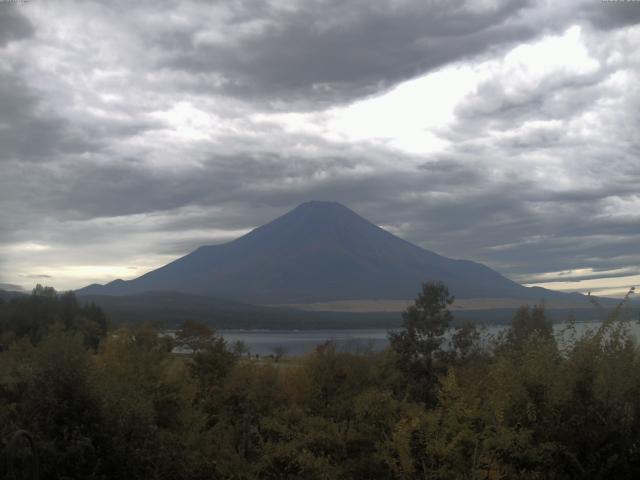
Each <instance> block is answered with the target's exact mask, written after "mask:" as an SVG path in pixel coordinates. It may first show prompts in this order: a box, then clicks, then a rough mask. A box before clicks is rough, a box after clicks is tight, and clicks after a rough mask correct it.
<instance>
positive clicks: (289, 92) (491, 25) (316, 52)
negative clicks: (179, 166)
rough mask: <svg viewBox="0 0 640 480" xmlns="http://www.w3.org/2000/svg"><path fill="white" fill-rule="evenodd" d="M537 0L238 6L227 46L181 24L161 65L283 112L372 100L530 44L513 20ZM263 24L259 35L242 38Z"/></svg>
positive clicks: (166, 43) (165, 40) (166, 42)
mask: <svg viewBox="0 0 640 480" xmlns="http://www.w3.org/2000/svg"><path fill="white" fill-rule="evenodd" d="M528 3H529V2H527V1H500V2H497V3H496V4H495V5H491V6H482V7H480V6H479V4H477V3H475V2H471V1H469V2H466V1H462V0H455V1H446V2H434V1H431V2H413V3H405V2H402V3H391V4H379V3H371V2H369V1H359V2H341V1H335V0H326V1H318V2H308V3H303V4H302V5H301V7H302V8H296V9H291V10H283V9H278V8H275V7H270V6H267V5H266V4H265V3H264V2H237V3H233V7H232V9H231V14H230V18H229V19H228V23H229V24H228V26H227V28H228V35H229V38H226V39H225V40H216V41H215V42H212V43H213V44H207V43H206V40H202V41H200V42H199V41H198V36H199V35H200V36H204V38H205V39H206V34H207V25H201V26H200V28H199V29H198V30H194V29H193V28H187V27H185V26H184V25H182V26H181V28H180V29H177V30H174V31H172V32H169V33H168V34H167V33H166V32H163V35H162V37H161V38H154V41H159V42H161V43H162V45H163V49H165V53H164V54H163V55H162V59H161V61H160V64H159V65H160V66H163V67H165V68H169V69H177V70H183V71H185V72H210V73H217V74H219V75H220V78H222V79H223V80H221V82H220V85H219V86H215V85H208V87H209V88H210V89H211V91H216V90H218V91H221V92H223V93H225V94H229V95H234V96H239V97H242V98H247V97H248V98H253V99H255V100H256V101H262V102H267V103H270V104H271V106H275V107H282V108H287V107H286V106H288V107H289V108H290V107H291V105H292V104H297V106H298V107H301V106H304V105H306V106H307V107H311V106H316V107H317V106H318V104H323V103H324V104H327V103H333V102H344V101H348V100H353V99H355V98H358V97H363V96H366V95H371V94H373V93H376V92H379V91H381V90H383V89H385V88H389V87H391V86H393V85H395V84H396V83H398V82H401V81H403V80H406V79H408V78H412V77H415V76H418V75H421V74H424V73H425V72H427V71H429V70H432V69H434V68H436V67H438V66H440V65H443V64H446V63H449V62H452V61H456V60H460V59H462V58H465V57H468V56H471V55H475V54H479V53H485V54H486V53H487V51H488V50H491V49H492V48H494V47H497V46H500V45H503V44H508V43H511V42H515V41H520V40H523V39H526V38H530V37H532V36H534V35H535V34H536V31H535V29H533V28H531V26H530V25H527V24H526V23H522V22H518V23H515V22H514V23H511V22H509V21H508V20H510V19H513V20H515V19H517V18H518V16H519V15H520V14H521V13H522V11H523V10H524V9H525V8H526V7H527V6H528ZM202 8H203V9H205V8H206V7H204V6H203V7H202ZM255 24H258V25H257V26H256V27H254V29H255V31H251V32H250V33H247V34H245V35H241V34H240V33H238V32H242V30H243V28H251V26H252V25H255ZM210 28H211V30H212V31H215V29H216V27H215V26H213V27H210ZM202 87H205V88H206V87H207V85H202Z"/></svg>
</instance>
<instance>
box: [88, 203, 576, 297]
mask: <svg viewBox="0 0 640 480" xmlns="http://www.w3.org/2000/svg"><path fill="white" fill-rule="evenodd" d="M426 280H442V281H443V282H445V283H446V284H447V285H448V286H449V288H450V290H451V291H452V293H453V294H454V295H456V296H457V297H459V298H474V297H475V298H477V297H484V298H487V297H492V298H518V299H532V300H539V299H540V298H543V297H545V298H556V297H558V296H561V297H566V296H567V294H561V293H557V292H551V291H549V290H543V289H531V288H526V287H523V286H521V285H519V284H517V283H515V282H513V281H511V280H509V279H507V278H506V277H504V276H502V275H500V274H499V273H497V272H495V271H493V270H491V269H490V268H488V267H486V266H484V265H481V264H479V263H475V262H471V261H468V260H453V259H449V258H446V257H442V256H440V255H438V254H436V253H433V252H430V251H428V250H425V249H423V248H420V247H418V246H416V245H413V244H411V243H409V242H406V241H405V240H402V239H400V238H398V237H396V236H394V235H392V234H391V233H389V232H387V231H386V230H383V229H381V228H379V227H378V226H376V225H374V224H372V223H370V222H369V221H367V220H365V219H364V218H362V217H360V216H359V215H357V214H356V213H354V212H353V211H351V210H349V209H348V208H346V207H344V206H343V205H340V204H338V203H333V202H308V203H304V204H302V205H300V206H298V207H296V208H295V209H293V210H292V211H290V212H289V213H287V214H285V215H283V216H281V217H279V218H277V219H275V220H273V221H272V222H270V223H267V224H266V225H263V226H261V227H259V228H256V229H255V230H253V231H251V232H249V233H248V234H246V235H244V236H243V237H240V238H238V239H236V240H234V241H231V242H229V243H225V244H222V245H215V246H205V247H201V248H198V249H197V250H195V251H194V252H192V253H190V254H188V255H186V256H184V257H182V258H179V259H177V260H175V261H174V262H171V263H169V264H167V265H165V266H164V267H161V268H158V269H157V270H153V271H151V272H149V273H147V274H145V275H143V276H141V277H139V278H136V279H134V280H130V281H123V280H116V281H114V282H111V283H109V284H107V285H104V286H100V285H91V286H89V287H85V288H84V289H81V290H80V291H78V293H80V294H101V295H130V294H135V293H142V292H146V291H154V290H165V291H168V290H170V291H176V292H184V293H190V294H196V295H211V296H216V297H218V298H227V299H232V300H237V301H243V302H250V303H305V302H323V301H333V300H347V299H375V298H377V299H406V298H413V297H415V294H416V293H417V291H418V290H419V288H420V284H421V282H424V281H426Z"/></svg>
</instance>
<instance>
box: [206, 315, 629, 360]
mask: <svg viewBox="0 0 640 480" xmlns="http://www.w3.org/2000/svg"><path fill="white" fill-rule="evenodd" d="M599 325H600V322H580V323H576V331H577V332H578V333H579V334H580V333H582V332H584V331H585V330H587V329H595V328H597V327H598V326H599ZM629 325H630V328H631V331H632V333H633V334H634V335H635V336H636V338H640V324H638V323H637V322H630V324H629ZM563 327H564V324H555V325H554V330H555V332H556V335H560V332H561V330H562V328H563ZM505 328H506V325H489V326H487V327H486V333H487V334H488V335H496V334H498V333H500V331H502V330H504V329H505ZM387 332H388V330H386V329H357V330H355V329H354V330H219V331H218V333H220V334H221V335H222V336H223V337H224V338H225V340H226V341H227V342H228V343H230V344H233V343H234V342H236V341H242V342H244V344H245V345H246V346H247V347H248V348H249V351H250V352H251V353H252V354H258V355H269V354H271V353H273V350H274V348H276V347H284V349H285V350H286V352H287V355H303V354H305V353H308V352H310V351H312V350H313V349H314V348H315V347H316V346H317V345H320V344H322V343H324V342H326V341H333V342H335V343H336V346H337V347H338V348H341V349H345V350H349V351H358V350H359V349H360V350H362V349H367V348H371V349H373V350H382V349H384V348H385V347H386V346H387V345H388V343H389V342H388V339H387Z"/></svg>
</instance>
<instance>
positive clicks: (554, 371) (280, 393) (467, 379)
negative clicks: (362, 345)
mask: <svg viewBox="0 0 640 480" xmlns="http://www.w3.org/2000/svg"><path fill="white" fill-rule="evenodd" d="M449 304H450V296H449V295H448V292H447V290H446V287H444V286H443V285H441V284H425V286H424V287H423V291H422V293H421V295H420V296H419V297H418V299H417V300H416V303H415V305H414V306H413V307H411V308H409V309H408V310H407V312H405V315H404V328H403V330H401V331H400V332H396V333H394V334H392V335H391V347H390V348H388V349H387V350H385V351H383V352H372V351H363V352H359V353H352V352H346V351H341V350H340V349H339V348H338V347H337V346H336V345H335V344H333V343H331V342H328V343H326V344H323V345H320V346H318V348H317V349H316V350H315V351H314V352H312V353H310V354H308V355H306V356H304V357H301V358H292V357H289V356H288V357H286V358H282V359H281V360H280V361H279V362H275V361H266V362H264V361H259V360H256V359H255V358H253V357H244V356H242V355H241V349H237V348H235V347H233V346H229V345H227V343H226V342H225V341H224V339H223V338H222V337H221V336H220V335H218V334H217V333H216V332H213V331H210V330H209V329H207V328H206V327H203V326H202V325H198V324H195V323H193V322H188V323H185V325H183V328H182V329H181V331H180V332H179V333H178V335H177V339H176V342H177V343H178V344H180V345H183V346H184V345H188V346H190V347H191V349H192V350H193V354H191V355H184V354H177V353H172V349H173V347H174V346H175V344H176V342H174V341H173V340H172V339H170V338H168V337H167V336H163V335H160V332H158V331H156V330H155V329H154V328H152V327H151V326H150V325H144V326H142V327H139V328H122V329H119V330H115V331H110V332H109V333H108V335H106V336H103V337H101V340H100V343H99V345H98V348H96V346H95V344H92V343H91V342H89V341H87V338H88V337H87V330H86V329H85V328H84V327H83V326H82V325H83V323H82V322H81V321H80V320H79V319H80V318H83V316H85V315H87V313H86V311H84V310H83V309H84V308H85V307H81V306H78V305H77V303H75V301H74V297H73V296H71V295H63V296H60V295H58V294H57V293H56V292H54V291H51V290H47V289H45V288H44V287H42V288H39V289H37V292H34V295H32V296H31V297H29V298H28V299H23V300H21V301H19V302H14V301H13V300H10V301H8V302H5V303H3V304H0V312H2V316H1V317H0V318H2V321H3V323H2V326H3V331H2V332H3V337H2V338H3V342H5V343H4V344H3V345H4V349H3V350H2V351H0V434H1V435H0V438H1V441H2V442H6V439H7V438H8V437H9V435H10V434H11V433H13V432H15V431H16V430H18V429H27V430H29V431H30V432H31V433H32V434H33V436H34V437H35V438H36V442H37V447H38V450H39V452H40V455H41V461H42V469H41V470H42V473H43V478H46V479H54V478H55V479H57V478H62V477H67V478H75V479H78V480H80V479H138V478H139V479H148V478H150V479H205V478H206V479H210V478H213V479H216V478H218V479H246V480H257V479H300V480H302V479H305V480H306V479H312V480H313V479H332V480H333V479H367V480H368V479H385V480H391V479H407V480H409V479H415V478H430V479H443V480H444V479H547V478H550V479H575V478H578V479H591V478H616V479H618V478H620V479H625V478H636V477H637V476H638V474H639V473H640V448H639V447H638V445H640V351H639V350H638V346H637V344H636V342H635V339H634V337H633V336H632V334H631V333H630V325H629V323H628V322H626V321H625V320H624V309H623V308H616V309H614V311H613V314H612V315H611V316H609V317H607V318H605V319H604V321H603V322H602V324H601V325H600V326H599V327H598V328H595V329H593V330H589V331H586V332H583V333H579V326H578V325H576V323H575V322H573V321H568V322H567V323H566V325H565V326H564V327H563V330H562V331H561V333H559V334H557V335H554V334H553V330H551V329H550V326H549V324H548V322H547V321H546V318H545V316H544V310H543V309H542V308H540V307H533V308H523V309H520V310H519V311H518V312H517V313H516V315H515V316H514V319H513V322H512V325H511V326H510V327H509V329H508V330H507V331H506V332H505V333H504V334H503V335H501V336H498V337H497V338H495V339H491V338H487V337H486V335H485V334H483V332H482V331H481V330H479V329H478V328H476V326H475V325H461V326H459V327H458V328H456V329H455V330H453V329H449V330H447V327H448V325H449V321H450V319H451V315H450V313H448V310H447V306H448V305H449ZM79 312H85V313H83V314H82V315H81V314H80V313H79ZM36 313H37V315H36ZM91 315H93V317H92V318H97V317H98V315H97V314H96V313H93V314H91ZM38 319H40V320H38ZM21 322H24V324H23V323H21ZM98 323H99V322H98ZM9 326H11V327H12V328H15V330H9V329H8V328H7V327H9ZM10 333H12V335H11V334H10ZM425 377H426V378H425ZM426 387H428V388H426ZM1 447H2V445H0V449H1ZM0 468H2V467H0ZM3 474H4V472H3V471H2V470H0V475H3Z"/></svg>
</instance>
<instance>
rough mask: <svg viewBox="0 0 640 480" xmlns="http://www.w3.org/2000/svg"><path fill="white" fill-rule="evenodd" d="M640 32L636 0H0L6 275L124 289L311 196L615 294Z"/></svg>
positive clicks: (631, 173)
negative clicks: (117, 281)
mask: <svg viewBox="0 0 640 480" xmlns="http://www.w3.org/2000/svg"><path fill="white" fill-rule="evenodd" d="M639 23H640V3H637V2H635V3H634V2H625V3H620V2H600V1H570V2H561V4H558V2H527V1H510V2H509V1H500V0H498V1H487V2H484V1H483V2H477V1H468V2H464V1H442V2H440V1H435V0H434V1H426V2H425V1H423V0H420V1H413V2H412V1H394V2H384V3H378V2H370V1H362V2H360V1H356V2H337V1H329V0H326V1H311V2H309V1H300V2H281V3H279V2H266V1H250V2H245V1H242V2H213V3H209V2H180V3H178V2H169V1H166V2H165V1H162V2H157V1H156V2H144V1H143V2H108V3H104V2H95V3H92V2H55V3H53V2H44V1H38V0H32V1H30V2H28V3H20V2H18V3H13V2H11V3H8V2H0V146H1V148H0V168H1V175H0V202H1V205H2V208H1V209H0V222H1V224H2V228H1V229H0V283H1V284H4V285H5V286H13V287H16V286H22V287H24V288H31V287H32V286H33V285H34V284H35V283H46V284H50V285H53V286H55V287H56V288H59V289H65V288H77V287H81V286H84V285H86V284H88V283H92V282H100V283H103V282H106V281H109V280H112V279H114V278H132V277H135V276H138V275H140V274H142V273H144V272H145V271H147V270H149V269H151V268H154V267H157V266H160V265H162V264H164V263H166V262H168V261H170V260H172V259H174V258H176V257H177V256H181V255H183V254H186V253H188V252H189V251H191V250H192V249H194V248H195V247H197V246H200V245H203V244H213V243H220V242H224V241H227V240H231V239H233V238H236V237H238V236H240V235H242V234H243V233H245V232H246V231H248V230H249V229H251V228H253V227H255V226H258V225H260V224H262V223H265V222H267V221H269V220H271V219H272V218H274V217H276V216H278V215H280V214H282V213H284V212H285V211H287V210H289V209H291V208H293V207H294V206H296V205H297V204H299V203H302V202H304V201H307V200H311V199H327V200H336V201H339V202H341V203H344V204H345V205H347V206H349V207H351V208H352V209H354V210H355V211H357V212H358V213H360V214H361V215H363V216H364V217H366V218H368V219H370V220H371V221H373V222H375V223H377V224H379V225H381V226H383V227H384V228H387V229H388V230H390V231H392V232H393V233H396V234H397V235H399V236H401V237H403V238H405V239H407V240H409V241H412V242H414V243H417V244H419V245H421V246H423V247H425V248H428V249H430V250H433V251H436V252H438V253H440V254H443V255H446V256H450V257H454V258H466V259H471V260H476V261H479V262H482V263H485V264H487V265H489V266H491V267H493V268H495V269H496V270H498V271H500V272H501V273H504V274H506V275H507V276H509V277H510V278H512V279H514V280H516V281H519V282H522V283H527V284H534V283H535V284H541V285H545V286H547V287H550V288H557V289H564V290H575V291H586V290H591V291H595V292H598V293H602V294H607V295H619V294H621V293H624V291H626V288H627V287H629V286H630V285H633V284H637V283H640V251H639V249H638V244H639V242H638V240H639V239H640V213H639V211H640V210H639V207H640V187H639V185H640V161H639V160H638V158H639V154H640V136H639V135H638V127H639V126H640V108H639V107H640V54H639V53H638V48H637V46H638V45H640V25H639ZM7 284H11V285H7Z"/></svg>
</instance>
